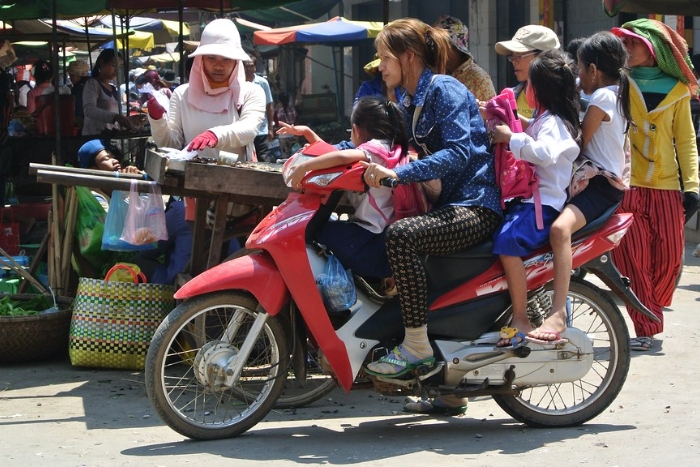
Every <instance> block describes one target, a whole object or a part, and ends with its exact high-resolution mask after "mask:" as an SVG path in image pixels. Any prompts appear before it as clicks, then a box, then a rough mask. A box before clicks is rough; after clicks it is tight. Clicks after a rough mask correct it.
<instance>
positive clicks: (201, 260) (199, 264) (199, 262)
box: [188, 198, 209, 277]
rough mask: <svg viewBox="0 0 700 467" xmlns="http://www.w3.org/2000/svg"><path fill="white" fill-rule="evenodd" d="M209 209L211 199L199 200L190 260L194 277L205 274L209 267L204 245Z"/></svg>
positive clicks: (195, 215) (191, 272)
mask: <svg viewBox="0 0 700 467" xmlns="http://www.w3.org/2000/svg"><path fill="white" fill-rule="evenodd" d="M189 200H191V198H189V199H188V201H189ZM208 208H209V199H206V198H197V206H196V208H195V214H194V227H193V228H192V258H191V259H190V274H191V275H192V277H194V276H196V275H197V274H199V273H201V272H204V270H205V269H206V267H207V264H206V256H205V248H204V244H205V238H206V237H205V235H206V230H205V229H206V224H207V209H208Z"/></svg>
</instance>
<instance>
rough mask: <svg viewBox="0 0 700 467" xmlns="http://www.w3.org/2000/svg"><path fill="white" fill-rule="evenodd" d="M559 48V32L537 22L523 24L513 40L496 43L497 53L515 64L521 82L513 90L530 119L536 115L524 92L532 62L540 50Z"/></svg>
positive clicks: (523, 115) (522, 115) (526, 116)
mask: <svg viewBox="0 0 700 467" xmlns="http://www.w3.org/2000/svg"><path fill="white" fill-rule="evenodd" d="M558 48H559V38H558V37H557V34H556V33H555V32H554V31H552V30H551V29H549V28H548V27H546V26H540V25H537V24H530V25H527V26H523V27H522V28H520V29H518V30H517V31H516V32H515V35H514V36H513V38H512V39H511V40H509V41H501V42H497V43H496V53H497V54H499V55H506V56H507V57H508V61H509V62H511V63H512V64H513V70H514V71H515V77H516V78H517V79H518V81H519V82H520V84H518V85H517V86H515V87H514V88H513V92H514V93H515V99H516V103H517V105H518V114H520V116H521V117H524V118H525V119H528V120H529V119H531V118H533V117H534V109H532V107H530V106H529V105H528V103H527V99H526V98H525V92H524V91H525V89H526V87H527V80H528V77H529V76H530V62H532V61H533V60H534V59H535V57H536V56H537V55H539V54H540V52H544V51H546V50H554V49H558Z"/></svg>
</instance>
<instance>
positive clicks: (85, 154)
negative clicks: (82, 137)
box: [78, 139, 111, 169]
mask: <svg viewBox="0 0 700 467" xmlns="http://www.w3.org/2000/svg"><path fill="white" fill-rule="evenodd" d="M110 147H111V146H110V145H109V144H105V142H104V141H102V140H99V139H93V140H90V141H88V142H87V143H85V144H83V145H82V146H81V147H80V149H78V162H80V167H82V168H83V169H87V168H89V167H90V166H91V165H92V163H93V161H94V160H95V156H97V154H99V152H100V151H102V150H103V149H109V148H110Z"/></svg>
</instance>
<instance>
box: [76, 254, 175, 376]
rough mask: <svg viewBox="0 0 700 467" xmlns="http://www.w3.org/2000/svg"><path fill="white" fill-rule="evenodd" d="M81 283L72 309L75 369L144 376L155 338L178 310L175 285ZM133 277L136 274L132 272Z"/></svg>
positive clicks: (122, 267) (118, 267)
mask: <svg viewBox="0 0 700 467" xmlns="http://www.w3.org/2000/svg"><path fill="white" fill-rule="evenodd" d="M126 267H127V266H124V265H117V267H115V268H112V269H110V271H109V272H108V273H107V276H106V277H105V280H99V279H89V278H86V277H81V278H80V281H79V282H78V291H77V294H76V297H75V302H74V304H73V316H72V318H71V326H70V333H69V337H68V354H69V356H70V361H71V363H72V364H73V365H75V366H85V367H99V368H121V369H127V370H143V369H144V367H145V365H146V353H147V352H148V346H149V345H150V343H151V338H152V337H153V333H154V332H155V330H156V328H157V327H158V325H159V324H160V322H161V321H162V320H163V318H165V316H166V315H167V314H168V313H170V311H171V310H172V309H173V307H174V305H175V300H174V299H173V294H174V293H175V288H174V287H173V286H171V285H161V284H145V283H138V277H139V275H138V274H136V273H134V274H133V277H134V282H118V281H114V280H111V281H110V280H109V278H110V275H111V274H112V273H113V272H115V270H117V269H124V268H126ZM132 272H133V271H132Z"/></svg>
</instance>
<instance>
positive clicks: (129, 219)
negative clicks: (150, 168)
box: [121, 180, 168, 246]
mask: <svg viewBox="0 0 700 467" xmlns="http://www.w3.org/2000/svg"><path fill="white" fill-rule="evenodd" d="M136 187H137V184H136V180H132V181H131V189H130V190H129V208H128V210H127V212H126V219H125V220H124V230H122V235H121V240H123V241H125V242H127V243H129V244H131V245H136V246H141V245H148V244H150V243H153V242H157V241H159V240H167V239H168V228H167V226H166V225H165V206H164V205H163V196H162V195H161V194H160V187H159V186H158V184H157V183H156V182H151V183H150V192H149V193H147V194H141V193H139V192H138V190H137V188H136Z"/></svg>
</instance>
